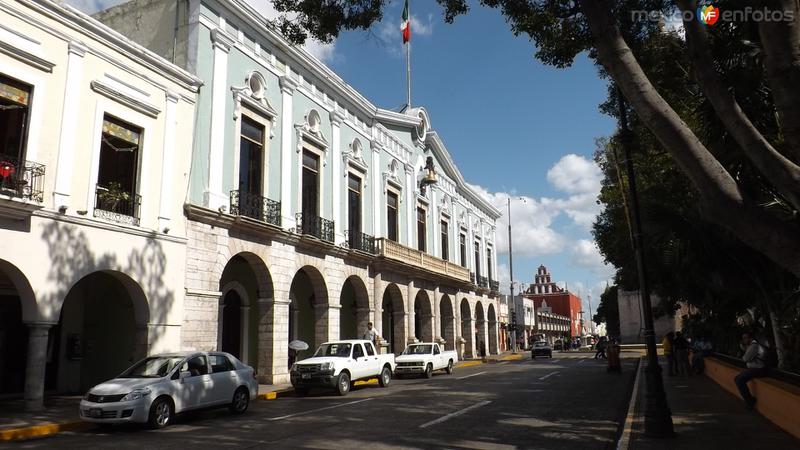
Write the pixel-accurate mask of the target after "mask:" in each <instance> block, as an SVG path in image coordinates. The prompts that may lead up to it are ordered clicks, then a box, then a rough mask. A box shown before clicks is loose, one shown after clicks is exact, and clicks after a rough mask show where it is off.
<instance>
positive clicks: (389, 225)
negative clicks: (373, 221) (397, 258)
mask: <svg viewBox="0 0 800 450" xmlns="http://www.w3.org/2000/svg"><path fill="white" fill-rule="evenodd" d="M398 203H399V201H398V197H397V194H395V193H394V192H391V191H389V192H387V193H386V237H388V238H389V239H391V240H393V241H395V242H397V216H398V214H397V211H398V207H399V205H398Z"/></svg>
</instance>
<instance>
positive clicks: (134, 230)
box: [0, 0, 201, 409]
mask: <svg viewBox="0 0 800 450" xmlns="http://www.w3.org/2000/svg"><path fill="white" fill-rule="evenodd" d="M200 85H201V81H200V80H199V79H198V78H197V77H195V76H193V75H191V74H190V73H189V72H187V71H184V70H181V69H179V68H178V67H177V66H174V65H172V64H170V63H169V62H168V61H166V60H165V59H163V58H161V57H159V56H157V55H155V54H154V53H152V52H150V51H148V50H146V49H144V48H143V47H142V46H140V45H137V44H134V43H133V42H131V41H130V40H128V39H126V38H124V37H122V36H121V35H119V34H118V33H115V32H114V31H112V30H111V29H109V28H107V27H105V26H104V25H102V24H100V23H99V22H97V21H95V20H94V19H92V18H90V17H88V16H86V15H84V14H82V13H80V12H78V11H77V10H74V9H72V8H70V7H66V6H63V5H61V4H60V3H55V2H50V1H47V0H40V1H29V0H19V1H15V2H2V3H0V393H1V394H15V393H20V392H23V391H24V395H25V399H26V404H27V406H28V407H29V409H38V408H40V407H41V405H42V395H43V392H44V390H53V391H59V392H82V391H85V390H86V389H88V388H89V387H91V386H93V385H94V384H96V383H98V382H100V381H102V380H104V379H107V378H110V377H113V376H114V375H117V374H118V373H119V372H120V371H121V370H123V369H124V368H125V367H127V366H128V365H129V364H130V363H131V361H134V360H136V359H138V358H140V357H142V356H144V355H146V354H147V353H148V352H158V351H164V350H172V349H176V348H179V347H180V341H181V325H182V324H183V320H184V314H183V311H184V308H183V306H184V289H183V284H184V278H185V274H186V267H185V260H186V258H185V255H186V242H187V239H186V236H185V230H186V228H187V226H186V221H185V217H184V214H183V203H184V198H185V195H186V191H187V189H188V185H189V179H188V173H189V169H190V163H191V161H190V155H191V150H192V137H193V127H192V126H193V120H194V111H195V102H196V96H197V92H198V89H199V86H200ZM21 368H24V371H23V370H21Z"/></svg>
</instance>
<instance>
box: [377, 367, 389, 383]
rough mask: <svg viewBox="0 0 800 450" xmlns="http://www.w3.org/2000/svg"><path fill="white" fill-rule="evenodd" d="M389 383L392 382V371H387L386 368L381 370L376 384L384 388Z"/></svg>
mask: <svg viewBox="0 0 800 450" xmlns="http://www.w3.org/2000/svg"><path fill="white" fill-rule="evenodd" d="M391 382H392V371H391V370H389V368H388V367H384V368H383V370H381V376H380V378H378V383H379V384H380V385H381V387H386V386H389V383H391Z"/></svg>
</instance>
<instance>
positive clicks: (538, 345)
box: [533, 342, 547, 347]
mask: <svg viewBox="0 0 800 450" xmlns="http://www.w3.org/2000/svg"><path fill="white" fill-rule="evenodd" d="M533 346H534V347H547V342H537V343H535V344H533Z"/></svg>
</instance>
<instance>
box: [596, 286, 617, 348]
mask: <svg viewBox="0 0 800 450" xmlns="http://www.w3.org/2000/svg"><path fill="white" fill-rule="evenodd" d="M617 290H618V288H617V286H609V287H608V288H606V290H605V291H603V293H602V294H600V304H599V305H598V306H597V311H596V312H595V315H594V317H593V318H592V320H594V323H596V324H598V325H600V324H601V323H603V322H605V323H606V333H607V334H608V335H609V336H619V335H620V334H621V333H620V328H619V303H618V302H617Z"/></svg>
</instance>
